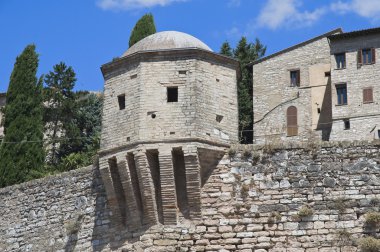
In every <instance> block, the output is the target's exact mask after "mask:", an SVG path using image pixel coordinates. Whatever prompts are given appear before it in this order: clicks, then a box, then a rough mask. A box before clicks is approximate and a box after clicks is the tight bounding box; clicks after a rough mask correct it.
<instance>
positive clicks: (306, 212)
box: [298, 206, 314, 218]
mask: <svg viewBox="0 0 380 252" xmlns="http://www.w3.org/2000/svg"><path fill="white" fill-rule="evenodd" d="M313 214H314V211H313V209H311V208H310V207H309V206H303V207H301V209H300V210H299V211H298V216H299V217H301V218H302V217H309V216H312V215H313Z"/></svg>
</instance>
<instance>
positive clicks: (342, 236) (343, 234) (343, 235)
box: [337, 229, 351, 245]
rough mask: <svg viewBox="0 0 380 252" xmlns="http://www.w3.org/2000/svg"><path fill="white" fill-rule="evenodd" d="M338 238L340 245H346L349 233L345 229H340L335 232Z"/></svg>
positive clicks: (349, 236) (349, 239) (349, 238)
mask: <svg viewBox="0 0 380 252" xmlns="http://www.w3.org/2000/svg"><path fill="white" fill-rule="evenodd" d="M337 236H338V240H339V242H340V243H341V244H342V245H348V244H349V242H350V241H351V234H350V233H349V232H348V231H347V229H341V230H338V232H337Z"/></svg>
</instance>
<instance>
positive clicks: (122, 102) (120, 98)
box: [117, 94, 125, 110]
mask: <svg viewBox="0 0 380 252" xmlns="http://www.w3.org/2000/svg"><path fill="white" fill-rule="evenodd" d="M117 101H118V103H119V109H120V110H123V109H125V94H122V95H118V96H117Z"/></svg>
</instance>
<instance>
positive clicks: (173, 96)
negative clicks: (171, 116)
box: [167, 87, 178, 102]
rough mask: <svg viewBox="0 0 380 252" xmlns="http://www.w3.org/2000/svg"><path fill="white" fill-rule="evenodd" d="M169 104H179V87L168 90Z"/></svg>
mask: <svg viewBox="0 0 380 252" xmlns="http://www.w3.org/2000/svg"><path fill="white" fill-rule="evenodd" d="M167 98H168V102H178V87H168V88H167Z"/></svg>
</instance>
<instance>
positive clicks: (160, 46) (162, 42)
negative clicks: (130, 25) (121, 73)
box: [122, 31, 212, 57]
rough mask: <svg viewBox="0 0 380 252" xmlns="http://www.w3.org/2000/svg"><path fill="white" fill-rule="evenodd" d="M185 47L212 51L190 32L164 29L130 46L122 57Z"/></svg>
mask: <svg viewBox="0 0 380 252" xmlns="http://www.w3.org/2000/svg"><path fill="white" fill-rule="evenodd" d="M185 48H197V49H203V50H206V51H210V52H212V50H211V49H210V47H208V46H207V45H206V44H205V43H203V42H202V41H200V40H199V39H197V38H195V37H193V36H191V35H189V34H186V33H183V32H177V31H163V32H158V33H155V34H152V35H150V36H148V37H146V38H144V39H142V40H140V41H139V42H137V43H136V44H134V45H133V46H132V47H130V48H129V49H128V50H127V51H126V52H125V53H124V54H123V55H122V57H124V56H129V55H131V54H134V53H137V52H142V51H162V50H173V49H177V50H178V49H185Z"/></svg>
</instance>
